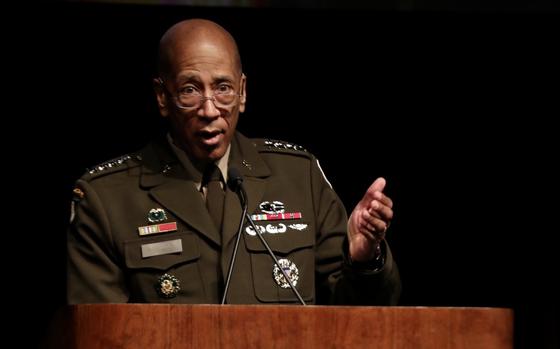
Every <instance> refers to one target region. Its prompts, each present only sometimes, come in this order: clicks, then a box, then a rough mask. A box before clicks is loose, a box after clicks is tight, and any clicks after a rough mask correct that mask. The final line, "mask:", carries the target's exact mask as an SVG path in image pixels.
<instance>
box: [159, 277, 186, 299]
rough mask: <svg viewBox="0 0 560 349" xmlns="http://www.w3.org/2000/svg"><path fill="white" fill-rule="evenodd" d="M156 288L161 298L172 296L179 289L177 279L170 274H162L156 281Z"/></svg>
mask: <svg viewBox="0 0 560 349" xmlns="http://www.w3.org/2000/svg"><path fill="white" fill-rule="evenodd" d="M155 286H156V290H157V292H158V294H159V295H160V296H161V297H163V298H173V297H175V296H177V293H179V291H180V290H181V283H180V282H179V279H177V278H176V277H175V276H173V275H171V274H167V273H165V274H163V275H162V276H161V277H160V278H159V279H158V281H157V283H156V285H155Z"/></svg>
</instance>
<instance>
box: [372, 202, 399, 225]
mask: <svg viewBox="0 0 560 349" xmlns="http://www.w3.org/2000/svg"><path fill="white" fill-rule="evenodd" d="M367 212H368V214H369V215H371V216H373V217H376V218H380V219H382V220H384V221H386V222H388V221H390V220H392V219H393V209H392V208H391V207H389V206H386V205H383V204H382V203H381V202H379V201H377V200H373V201H372V202H371V204H370V207H369V209H368V210H367Z"/></svg>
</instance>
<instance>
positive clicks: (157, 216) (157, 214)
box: [148, 208, 167, 223]
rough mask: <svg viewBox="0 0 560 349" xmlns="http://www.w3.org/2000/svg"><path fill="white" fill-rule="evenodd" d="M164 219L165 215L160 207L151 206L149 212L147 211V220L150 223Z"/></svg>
mask: <svg viewBox="0 0 560 349" xmlns="http://www.w3.org/2000/svg"><path fill="white" fill-rule="evenodd" d="M166 219H167V215H166V214H165V211H164V210H163V209H162V208H152V209H151V210H150V212H148V222H150V223H159V222H163V221H164V220H166Z"/></svg>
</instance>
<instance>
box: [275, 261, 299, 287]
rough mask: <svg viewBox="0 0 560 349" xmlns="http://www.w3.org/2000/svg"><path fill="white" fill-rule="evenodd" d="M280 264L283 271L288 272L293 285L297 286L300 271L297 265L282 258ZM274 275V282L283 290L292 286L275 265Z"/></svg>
mask: <svg viewBox="0 0 560 349" xmlns="http://www.w3.org/2000/svg"><path fill="white" fill-rule="evenodd" d="M278 264H280V266H281V267H282V269H283V270H284V271H285V272H286V274H287V275H288V277H289V278H290V281H291V282H292V285H294V286H296V285H297V282H298V280H299V270H298V268H297V267H296V265H295V264H294V263H293V262H292V261H290V260H289V259H286V258H282V259H279V260H278ZM272 275H273V276H274V281H276V283H277V284H278V286H280V287H282V288H289V287H290V284H289V283H288V281H287V280H286V278H285V277H284V274H282V272H281V271H280V268H278V266H277V265H276V264H274V268H272Z"/></svg>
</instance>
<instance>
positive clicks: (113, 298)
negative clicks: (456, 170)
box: [68, 19, 400, 305]
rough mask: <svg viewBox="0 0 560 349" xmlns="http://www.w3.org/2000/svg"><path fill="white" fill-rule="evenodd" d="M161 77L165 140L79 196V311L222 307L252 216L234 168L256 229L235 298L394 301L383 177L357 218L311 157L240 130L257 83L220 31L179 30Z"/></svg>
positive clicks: (189, 25)
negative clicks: (235, 184) (236, 186)
mask: <svg viewBox="0 0 560 349" xmlns="http://www.w3.org/2000/svg"><path fill="white" fill-rule="evenodd" d="M158 68H159V74H160V75H159V78H157V79H155V80H154V87H155V92H156V96H157V102H158V106H159V110H160V113H161V115H162V116H163V117H164V118H167V119H168V121H169V124H170V132H169V134H168V135H167V138H165V139H159V140H155V141H154V142H152V143H151V144H149V145H148V146H146V147H145V148H144V149H142V150H140V151H138V152H137V153H134V154H129V155H127V156H124V157H122V158H118V159H115V160H111V161H108V162H106V163H103V164H100V165H98V166H96V167H94V168H92V169H91V170H90V171H88V172H87V173H86V174H85V175H84V176H83V177H82V178H81V179H79V180H78V181H77V184H76V188H75V189H74V195H75V199H74V205H73V214H72V223H71V226H70V231H69V234H68V254H69V258H68V302H69V303H70V304H76V303H103V302H107V303H108V302H111V303H115V302H117V303H120V302H160V303H219V302H220V300H221V299H222V297H223V294H224V286H225V284H226V282H225V281H226V279H227V272H228V269H229V264H230V260H231V257H232V254H233V251H234V246H235V245H236V244H235V241H236V235H237V232H238V230H239V228H240V227H239V224H240V218H241V216H242V209H243V208H242V204H241V202H240V200H239V198H238V193H236V192H234V191H232V188H230V187H229V186H228V185H227V183H228V179H229V178H228V172H229V173H230V175H231V172H230V171H229V170H230V169H232V168H236V169H237V171H238V172H239V173H240V175H241V178H242V179H243V186H244V188H245V189H246V192H247V200H246V201H247V204H248V212H249V214H250V215H251V217H252V219H253V220H254V222H255V227H252V226H251V225H250V224H248V223H247V220H246V221H245V223H244V225H243V226H242V227H241V234H242V236H241V240H240V244H239V248H238V252H237V257H236V262H235V265H234V269H233V273H232V277H231V282H230V284H229V289H228V293H227V295H226V297H225V301H226V302H227V303H244V304H248V303H298V302H300V301H299V300H298V297H296V295H295V293H294V292H293V291H292V289H291V287H290V282H288V281H291V284H292V285H293V286H294V287H295V288H296V289H297V290H298V291H299V294H300V295H301V298H302V299H303V300H304V301H305V302H306V303H309V304H379V305H382V304H396V302H397V300H398V297H399V294H400V278H399V274H398V269H397V266H396V264H395V262H394V261H393V258H392V256H391V251H390V249H389V247H388V245H387V242H386V241H385V233H386V230H387V228H388V226H389V223H390V221H391V219H392V216H393V211H392V205H393V204H392V201H391V199H390V198H388V197H387V196H386V195H385V194H383V189H384V187H385V180H384V179H383V178H379V179H377V180H376V181H374V182H373V184H372V185H371V186H370V188H369V189H368V190H367V192H366V193H365V195H364V197H363V199H362V200H361V201H360V202H359V203H358V205H357V206H356V207H355V209H354V210H353V212H352V214H351V215H350V218H349V219H348V217H347V214H346V211H345V209H344V206H343V204H342V203H341V201H340V199H339V198H338V196H337V195H336V193H335V192H334V191H333V189H332V187H331V186H330V184H329V182H328V181H327V180H326V178H325V176H324V175H323V173H322V171H321V168H320V167H319V164H318V162H317V159H316V158H315V157H314V156H313V155H312V154H310V153H308V152H306V151H305V150H304V149H302V148H301V147H299V146H296V145H294V144H291V143H286V142H281V141H273V140H262V139H248V138H246V137H245V136H243V135H242V134H240V133H239V132H237V131H236V130H235V129H236V125H237V121H238V118H239V113H242V112H243V111H244V109H245V104H246V101H247V94H246V89H245V86H246V77H245V75H244V74H243V73H242V68H241V60H240V57H239V53H238V50H237V46H236V43H235V41H234V39H233V38H232V37H231V35H230V34H229V33H228V32H227V31H225V30H224V29H223V28H222V27H220V26H219V25H217V24H216V23H213V22H210V21H207V20H200V19H197V20H187V21H183V22H180V23H178V24H176V25H174V26H173V27H171V28H170V29H169V30H168V31H167V32H166V33H165V35H164V36H163V37H162V39H161V42H160V48H159V67H158ZM209 169H212V170H213V171H210V170H209ZM210 172H213V173H214V174H217V175H216V176H214V177H213V179H210V177H211V176H210V175H209V173H210ZM212 183H213V184H212ZM216 185H218V186H217V187H216ZM216 188H217V189H216ZM259 233H260V234H262V237H264V238H265V239H266V241H268V244H269V246H270V249H271V250H272V252H274V254H275V256H276V257H277V259H278V262H279V264H280V266H278V265H276V264H275V262H274V261H273V259H272V258H271V256H270V255H269V254H268V252H267V249H266V248H265V247H264V246H263V244H262V243H261V241H260V239H259V236H258V234H259ZM280 268H281V269H283V270H284V273H282V270H281V269H280ZM287 279H289V280H287Z"/></svg>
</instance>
